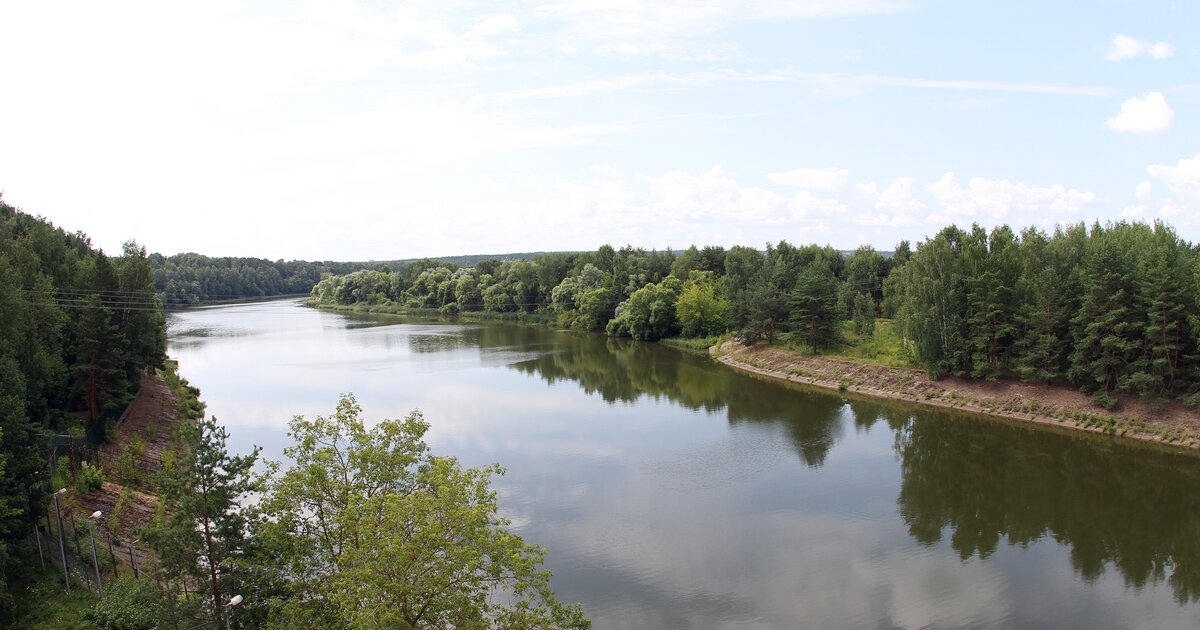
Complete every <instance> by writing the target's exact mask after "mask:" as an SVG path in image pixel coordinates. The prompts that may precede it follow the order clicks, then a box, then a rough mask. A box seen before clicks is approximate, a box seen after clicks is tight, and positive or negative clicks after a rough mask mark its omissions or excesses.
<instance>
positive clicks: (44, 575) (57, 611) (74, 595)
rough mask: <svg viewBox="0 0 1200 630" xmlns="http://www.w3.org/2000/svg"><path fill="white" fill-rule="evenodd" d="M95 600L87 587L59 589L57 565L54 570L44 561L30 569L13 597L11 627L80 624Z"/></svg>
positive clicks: (35, 629) (37, 629)
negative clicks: (43, 567)
mask: <svg viewBox="0 0 1200 630" xmlns="http://www.w3.org/2000/svg"><path fill="white" fill-rule="evenodd" d="M34 564H37V563H36V562H35V563H34ZM95 602H96V599H95V597H94V596H93V595H92V594H91V593H89V592H88V591H87V589H83V588H72V589H71V592H70V594H68V593H65V592H63V577H62V569H61V567H60V568H59V569H57V570H56V569H55V568H54V567H53V566H50V565H47V567H46V568H45V569H38V570H35V571H31V572H30V573H29V575H27V576H26V577H25V579H24V580H23V584H22V587H21V593H20V595H19V596H18V597H17V598H16V606H15V609H14V611H13V613H14V615H13V621H14V623H13V625H12V627H13V628H21V629H22V630H63V629H64V628H81V627H82V626H83V623H84V621H83V620H84V615H86V614H87V613H88V612H89V611H90V610H91V608H92V606H93V605H94V604H95ZM6 627H7V626H6Z"/></svg>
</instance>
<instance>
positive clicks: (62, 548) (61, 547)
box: [54, 488, 71, 593]
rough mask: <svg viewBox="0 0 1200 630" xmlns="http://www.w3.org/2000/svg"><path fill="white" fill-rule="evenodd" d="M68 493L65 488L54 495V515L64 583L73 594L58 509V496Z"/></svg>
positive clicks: (60, 516)
mask: <svg viewBox="0 0 1200 630" xmlns="http://www.w3.org/2000/svg"><path fill="white" fill-rule="evenodd" d="M66 491H67V489H66V488H63V489H62V490H59V491H58V492H55V493H54V513H55V515H57V516H58V551H59V553H61V554H62V562H63V583H64V584H66V585H67V592H68V593H70V592H71V578H70V576H69V575H68V574H67V546H66V544H65V543H63V526H62V512H61V511H60V510H59V509H58V495H60V494H62V493H64V492H66Z"/></svg>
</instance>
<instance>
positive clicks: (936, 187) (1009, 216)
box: [925, 172, 1098, 225]
mask: <svg viewBox="0 0 1200 630" xmlns="http://www.w3.org/2000/svg"><path fill="white" fill-rule="evenodd" d="M925 190H927V191H928V192H929V193H930V194H931V195H933V197H934V199H935V200H936V201H937V202H938V203H939V204H940V205H941V208H940V210H938V211H935V212H934V213H933V214H932V215H930V216H929V217H928V219H927V220H929V221H933V222H935V223H937V222H947V221H953V220H955V219H956V218H959V219H966V220H971V221H976V220H986V221H987V222H990V223H1000V222H1010V223H1017V224H1022V225H1024V224H1029V223H1037V224H1040V225H1047V224H1051V223H1054V222H1055V221H1057V220H1061V219H1069V218H1072V217H1078V216H1079V215H1080V214H1081V213H1082V212H1084V211H1085V210H1087V209H1088V208H1090V207H1092V206H1094V205H1096V203H1097V201H1098V200H1097V197H1096V195H1095V193H1091V192H1083V191H1079V190H1076V189H1074V188H1067V187H1066V186H1064V185H1062V184H1055V185H1053V186H1032V185H1029V184H1026V183H1024V182H1013V181H1010V180H1007V179H987V178H983V177H975V178H972V179H971V181H970V182H968V184H967V186H965V187H964V186H963V185H961V184H960V183H959V182H958V180H957V178H956V176H955V175H954V173H953V172H948V173H946V174H944V175H942V177H941V178H940V179H939V180H938V181H936V182H934V183H932V184H929V185H927V186H925Z"/></svg>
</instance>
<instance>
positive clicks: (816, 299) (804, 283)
mask: <svg viewBox="0 0 1200 630" xmlns="http://www.w3.org/2000/svg"><path fill="white" fill-rule="evenodd" d="M837 291H838V285H837V278H836V277H834V275H833V271H831V270H830V269H829V267H826V266H825V265H824V264H819V263H818V264H811V265H809V266H807V267H805V268H804V270H803V271H801V272H800V275H799V277H798V278H797V279H796V288H795V289H793V291H792V294H791V297H790V299H789V301H788V306H789V307H790V308H791V328H792V331H793V332H794V333H795V334H796V335H797V336H798V337H799V338H800V339H801V340H802V341H803V342H804V343H806V344H808V346H809V347H811V348H812V349H813V351H814V352H816V351H819V350H821V349H823V348H828V347H830V346H831V345H833V344H834V343H836V342H837V340H838V329H839V328H840V326H841V321H842V310H841V307H840V305H839V304H838V299H837Z"/></svg>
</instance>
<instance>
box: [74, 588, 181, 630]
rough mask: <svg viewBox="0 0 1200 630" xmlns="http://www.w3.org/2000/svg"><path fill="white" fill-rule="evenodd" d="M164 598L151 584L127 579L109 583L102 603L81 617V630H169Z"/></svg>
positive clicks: (169, 621) (166, 604) (163, 594)
mask: <svg viewBox="0 0 1200 630" xmlns="http://www.w3.org/2000/svg"><path fill="white" fill-rule="evenodd" d="M170 627H172V624H171V615H170V612H169V606H168V603H167V595H166V594H165V593H163V592H162V591H161V590H159V589H158V587H157V586H156V585H155V584H154V583H153V582H151V581H149V580H145V581H143V582H141V583H138V582H136V581H135V580H134V579H133V578H132V577H130V576H128V575H126V576H123V577H121V578H120V579H118V580H116V581H114V582H110V583H108V584H107V585H106V586H105V588H104V599H101V600H98V601H96V603H95V604H93V605H92V607H91V608H90V609H89V610H87V612H85V613H84V615H83V630H156V629H158V628H164V629H165V628H170Z"/></svg>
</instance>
